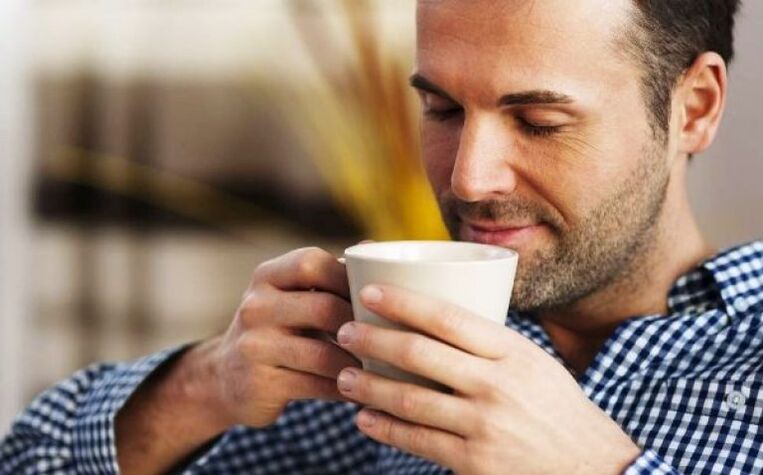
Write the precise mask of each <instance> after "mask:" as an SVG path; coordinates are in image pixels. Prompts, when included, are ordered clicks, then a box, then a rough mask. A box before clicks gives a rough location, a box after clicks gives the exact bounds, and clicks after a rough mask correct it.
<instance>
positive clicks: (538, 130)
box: [517, 118, 562, 137]
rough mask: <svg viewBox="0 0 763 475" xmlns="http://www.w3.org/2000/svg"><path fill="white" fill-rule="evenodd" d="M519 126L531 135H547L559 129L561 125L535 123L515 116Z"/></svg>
mask: <svg viewBox="0 0 763 475" xmlns="http://www.w3.org/2000/svg"><path fill="white" fill-rule="evenodd" d="M517 121H518V122H519V127H520V128H521V129H522V131H523V132H525V133H526V134H527V135H530V136H531V137H549V136H551V135H554V134H556V133H558V132H560V131H561V129H562V126H561V125H537V124H533V123H532V122H529V121H528V120H526V119H522V118H517Z"/></svg>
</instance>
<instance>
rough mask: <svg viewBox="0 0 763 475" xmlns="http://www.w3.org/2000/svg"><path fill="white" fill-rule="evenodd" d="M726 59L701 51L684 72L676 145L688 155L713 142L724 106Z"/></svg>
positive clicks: (698, 151) (726, 78) (703, 148)
mask: <svg viewBox="0 0 763 475" xmlns="http://www.w3.org/2000/svg"><path fill="white" fill-rule="evenodd" d="M727 81H728V77H727V70H726V62H725V61H724V60H723V58H722V57H721V56H720V55H718V54H717V53H712V52H708V53H703V54H702V55H700V56H699V57H698V58H697V59H696V61H694V64H692V65H691V67H690V68H689V70H688V71H687V72H686V73H684V75H683V79H682V80H681V83H680V85H679V90H680V91H681V94H680V95H679V97H681V101H680V104H678V107H679V108H680V110H679V112H680V116H681V123H680V126H681V130H680V135H679V148H680V151H681V152H684V153H686V154H688V155H693V154H697V153H701V152H704V151H705V150H706V149H707V148H708V147H709V146H710V144H712V143H713V140H714V139H715V135H716V133H717V132H718V127H719V125H720V123H721V118H722V116H723V110H724V108H725V106H726V87H727Z"/></svg>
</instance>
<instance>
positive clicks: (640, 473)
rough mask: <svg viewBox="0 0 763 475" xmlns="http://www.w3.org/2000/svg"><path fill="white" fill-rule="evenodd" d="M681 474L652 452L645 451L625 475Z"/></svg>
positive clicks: (626, 470)
mask: <svg viewBox="0 0 763 475" xmlns="http://www.w3.org/2000/svg"><path fill="white" fill-rule="evenodd" d="M680 474H681V472H679V471H678V470H676V469H675V468H674V467H673V466H671V465H670V464H668V463H667V462H665V461H664V460H663V459H662V458H661V457H660V456H659V455H657V454H656V453H655V452H654V451H652V450H645V451H644V452H643V453H642V454H641V456H640V457H639V458H637V459H636V460H635V461H634V462H633V463H632V464H631V465H630V466H629V467H628V468H627V469H625V471H624V472H623V475H680Z"/></svg>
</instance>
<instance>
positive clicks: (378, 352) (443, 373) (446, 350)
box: [337, 322, 492, 394]
mask: <svg viewBox="0 0 763 475" xmlns="http://www.w3.org/2000/svg"><path fill="white" fill-rule="evenodd" d="M337 340H338V342H339V344H340V345H341V346H342V348H344V349H346V350H347V351H349V352H350V353H352V354H353V355H355V356H357V357H360V358H363V357H365V358H370V359H374V360H378V361H383V362H386V363H389V364H391V365H393V366H395V367H397V368H400V369H402V370H404V371H408V372H410V373H414V374H417V375H420V376H423V377H425V378H428V379H432V380H434V381H437V382H439V383H442V384H444V385H446V386H449V387H451V388H453V389H456V390H458V391H461V392H463V393H468V394H471V393H474V392H476V391H479V390H481V389H482V387H483V382H484V375H485V374H490V371H492V368H489V367H488V366H487V364H489V363H492V362H491V361H488V360H482V359H480V358H478V357H476V356H474V355H471V354H469V353H466V352H464V351H461V350H459V349H457V348H453V347H452V346H449V345H447V344H445V343H442V342H440V341H436V340H433V339H432V338H429V337H428V336H425V335H421V334H417V333H412V332H409V331H401V330H394V329H389V328H382V327H378V326H375V325H369V324H365V323H360V322H350V323H346V324H345V325H344V326H342V328H340V329H339V333H338V334H337Z"/></svg>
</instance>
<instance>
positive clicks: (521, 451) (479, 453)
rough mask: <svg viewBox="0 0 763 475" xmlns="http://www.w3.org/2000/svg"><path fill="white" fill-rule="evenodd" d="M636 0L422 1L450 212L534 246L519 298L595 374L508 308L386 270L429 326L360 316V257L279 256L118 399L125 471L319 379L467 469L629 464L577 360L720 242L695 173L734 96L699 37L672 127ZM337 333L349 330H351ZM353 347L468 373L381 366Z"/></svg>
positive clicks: (366, 423) (456, 227) (428, 108)
mask: <svg viewBox="0 0 763 475" xmlns="http://www.w3.org/2000/svg"><path fill="white" fill-rule="evenodd" d="M631 8H632V5H631V4H630V1H629V0H579V1H576V2H569V1H568V0H535V1H528V0H522V1H511V0H506V1H501V2H496V1H494V0H491V1H488V0H471V1H469V2H464V1H461V0H420V1H419V3H418V49H417V65H416V76H414V78H415V80H414V81H413V84H414V86H415V87H417V88H419V90H421V91H422V110H423V113H424V115H423V120H422V139H423V140H422V142H423V147H424V149H423V151H424V159H425V165H426V169H427V172H428V175H429V178H430V181H431V183H432V186H433V189H434V191H435V193H436V195H437V197H438V200H439V202H440V204H441V208H442V210H443V216H444V218H445V219H446V221H447V223H448V225H449V227H450V229H451V230H452V232H453V233H454V235H455V237H457V238H460V239H469V240H477V241H487V242H491V243H494V244H499V245H505V246H508V247H512V248H514V249H516V250H517V251H519V253H520V265H519V275H518V281H517V288H516V293H515V296H514V301H515V305H517V306H518V307H520V308H522V309H524V310H527V311H531V312H532V314H533V317H534V318H536V319H538V321H539V322H540V323H541V325H542V326H543V328H544V329H545V331H546V332H547V333H548V335H549V337H550V339H551V340H552V342H553V344H554V346H555V347H556V349H557V350H558V352H559V354H560V355H562V357H563V358H564V359H565V360H566V362H567V363H568V364H569V365H570V367H572V368H573V369H574V370H575V374H570V372H568V371H567V370H566V369H565V368H564V367H562V366H561V365H560V364H559V363H558V362H556V361H555V360H554V359H553V358H552V357H551V356H550V355H548V354H547V353H546V352H544V351H543V350H541V349H540V348H538V347H537V346H535V345H534V344H533V343H532V342H530V341H529V340H526V339H525V338H523V337H522V336H521V335H519V334H517V333H515V332H513V331H512V330H510V329H508V328H503V327H496V326H495V325H489V324H488V322H486V321H484V320H482V319H480V318H479V317H477V316H475V315H472V314H470V313H469V312H466V311H464V310H463V309H460V308H457V307H454V306H452V305H448V304H445V303H443V302H438V301H434V300H432V299H428V298H425V297H423V296H420V295H416V294H414V293H411V292H408V291H405V290H403V289H396V288H393V287H384V286H371V287H370V288H366V289H364V291H363V301H364V304H365V305H366V306H367V307H368V308H369V309H371V310H372V311H374V312H376V313H378V314H379V315H382V316H384V317H386V318H388V319H390V320H393V321H397V322H401V323H404V324H405V325H407V326H409V327H411V328H412V329H415V331H410V332H401V331H393V330H389V329H382V328H377V327H373V326H369V325H364V324H360V323H354V322H351V321H350V320H351V318H352V315H351V309H350V305H349V302H348V301H347V299H348V290H347V277H346V272H345V269H344V267H343V266H342V265H340V264H339V263H337V261H336V259H335V257H334V256H331V255H330V254H328V253H326V252H325V251H321V250H319V249H314V248H310V249H301V250H297V251H294V252H292V253H289V254H286V255H285V256H281V257H279V258H276V259H274V260H272V261H269V262H266V263H264V264H262V265H261V266H259V267H258V268H257V269H256V270H255V272H254V276H253V278H252V282H251V284H250V286H249V288H248V290H247V292H246V293H245V295H244V297H243V300H242V303H241V305H240V308H239V310H238V312H237V313H236V316H235V317H234V319H233V321H232V323H231V325H230V327H229V328H228V330H227V332H226V333H225V334H224V335H222V336H219V337H216V338H213V339H210V340H208V341H205V342H202V343H201V344H198V345H195V346H193V347H191V348H190V349H189V350H188V351H187V352H185V353H184V354H183V355H182V356H180V357H179V358H178V359H176V360H175V361H174V362H172V363H171V364H169V365H167V366H166V367H164V368H163V369H162V371H160V372H158V373H156V374H154V375H153V376H152V378H151V379H149V380H148V381H146V383H145V384H143V385H142V386H141V387H140V388H139V389H138V391H137V392H136V393H135V394H134V395H133V397H131V399H130V400H129V401H128V403H127V405H126V406H125V408H123V409H122V410H121V411H120V412H119V414H118V416H117V425H116V432H117V434H116V436H117V437H116V442H117V455H118V462H119V465H120V467H121V469H122V471H123V472H124V473H128V474H131V473H140V474H151V473H162V472H166V471H167V470H168V469H169V468H170V467H173V466H175V465H176V464H177V463H179V462H180V461H181V460H183V459H184V458H185V457H187V456H188V454H190V453H192V452H193V451H194V450H196V449H198V448H199V447H200V446H202V445H203V444H204V443H205V442H206V441H208V440H210V439H212V438H213V437H214V436H215V435H217V434H220V433H222V432H224V431H225V430H226V429H228V428H229V427H231V426H232V425H234V424H248V425H251V426H254V427H266V426H268V425H270V424H271V423H272V422H273V421H275V419H276V418H277V417H278V416H279V415H280V413H281V411H282V410H283V408H284V407H285V405H286V403H288V401H291V400H295V399H305V398H318V399H329V400H340V399H344V400H351V401H355V402H358V403H360V404H363V405H368V406H372V407H374V408H375V410H373V411H372V410H369V409H364V410H363V411H361V412H360V414H359V417H358V421H357V423H358V427H359V428H360V430H361V431H363V432H364V433H366V434H367V435H368V436H369V437H372V438H374V439H376V440H378V441H380V442H382V443H386V444H390V445H393V446H395V447H398V448H400V449H401V450H403V451H406V452H410V453H413V454H417V455H420V456H422V457H424V458H427V459H429V460H432V461H434V462H437V463H439V464H441V465H444V466H447V467H450V468H452V469H453V470H455V471H456V472H458V473H463V474H483V473H485V474H488V473H489V474H494V473H502V472H503V471H505V470H506V468H507V467H510V469H511V472H512V473H528V474H532V473H564V474H569V473H586V474H590V473H613V474H614V473H621V472H622V470H623V469H624V468H625V467H626V466H627V465H628V464H629V463H630V462H631V461H632V460H633V459H635V458H636V457H637V456H638V454H639V452H640V450H641V449H640V448H639V447H637V446H636V445H635V444H634V443H633V442H632V441H631V440H630V438H629V437H628V436H627V435H626V434H625V433H623V431H622V430H621V429H620V428H619V427H618V426H617V424H615V423H614V422H613V421H612V420H610V419H609V418H608V416H607V415H606V414H605V413H603V412H602V411H601V410H599V409H598V407H596V406H594V405H593V404H592V403H591V402H590V401H589V400H588V399H587V398H586V397H585V395H584V394H583V393H582V391H581V390H580V388H579V386H578V385H577V383H576V380H575V378H576V376H579V374H581V373H582V372H583V371H585V369H586V367H587V366H588V365H589V364H590V362H591V361H592V359H593V358H594V357H595V355H596V352H597V351H598V349H599V348H600V346H601V344H602V343H603V342H604V341H605V340H606V338H607V337H608V336H609V335H610V334H611V333H612V331H613V330H614V329H615V328H616V326H617V325H618V323H619V322H621V321H623V320H624V319H627V318H632V317H634V316H638V315H644V314H653V313H661V312H664V311H665V309H666V295H667V293H668V291H669V289H670V287H671V286H672V284H673V282H674V281H675V279H676V278H677V277H678V276H680V275H681V274H683V273H684V272H686V271H688V270H689V269H691V268H692V267H693V266H695V265H696V264H697V263H698V262H700V261H701V260H702V259H703V258H705V257H706V256H708V255H709V254H711V253H712V252H713V251H712V250H711V249H710V247H709V246H708V245H707V244H706V243H705V241H704V239H703V238H702V235H701V233H700V232H699V230H698V228H697V226H696V224H695V221H694V218H693V216H692V212H691V208H690V207H689V202H688V197H687V195H686V183H685V181H686V171H687V162H688V156H689V155H690V154H698V153H700V152H702V151H703V150H705V149H706V148H707V147H708V146H709V145H710V144H711V143H712V141H713V139H714V137H715V133H716V131H717V128H718V125H719V123H720V120H721V116H722V113H723V108H724V104H725V97H726V67H725V64H724V62H723V60H722V58H720V56H718V55H717V54H714V53H705V54H703V55H700V56H699V57H698V58H697V59H696V61H695V62H694V64H693V65H692V66H691V67H690V68H689V69H688V70H687V71H686V72H685V73H684V74H683V76H682V77H681V78H680V79H679V81H678V83H677V84H676V87H675V89H674V91H673V97H672V104H671V106H672V107H671V121H670V127H669V130H666V131H664V132H665V133H664V136H661V135H660V134H655V133H653V128H652V125H653V124H651V123H650V121H649V118H650V116H651V114H649V111H648V110H647V109H646V104H647V103H648V101H647V98H645V97H644V96H643V95H642V91H643V88H642V87H641V83H640V80H639V78H640V77H641V73H640V70H639V67H640V66H639V65H638V64H635V63H633V62H631V61H629V60H628V58H627V56H626V55H623V54H622V52H621V50H619V49H618V48H617V47H616V46H614V45H617V44H618V43H617V41H615V39H616V38H617V37H618V34H619V32H621V31H622V29H623V27H624V26H625V25H626V24H627V21H628V13H629V11H630V9H631ZM539 91H545V92H539ZM477 221H478V222H477ZM469 224H471V225H474V226H468V225H469ZM475 226H476V227H475ZM507 226H508V227H511V228H518V229H514V230H513V231H510V232H507V231H506V229H505V228H506V227H507ZM501 228H503V231H497V230H499V229H501ZM319 331H325V332H329V333H334V332H337V331H338V334H337V338H338V340H339V345H338V347H337V346H333V345H331V344H329V343H327V342H326V341H325V339H321V338H318V337H316V332H319ZM352 355H355V356H358V357H370V358H374V359H377V360H380V361H385V362H387V363H390V364H392V365H395V366H398V367H400V368H402V369H404V370H407V371H410V372H413V373H416V374H419V375H422V376H424V377H427V378H430V379H434V380H436V381H439V382H440V383H442V384H443V385H445V386H448V387H450V388H452V391H451V392H449V393H442V392H437V391H433V390H431V389H425V388H421V387H417V386H412V385H409V384H404V383H400V382H395V381H390V380H386V379H384V378H381V377H378V376H375V375H373V374H370V373H366V372H364V371H362V370H360V369H359V368H358V364H357V361H356V360H355V359H354V358H353V356H352ZM342 368H345V369H342Z"/></svg>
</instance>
